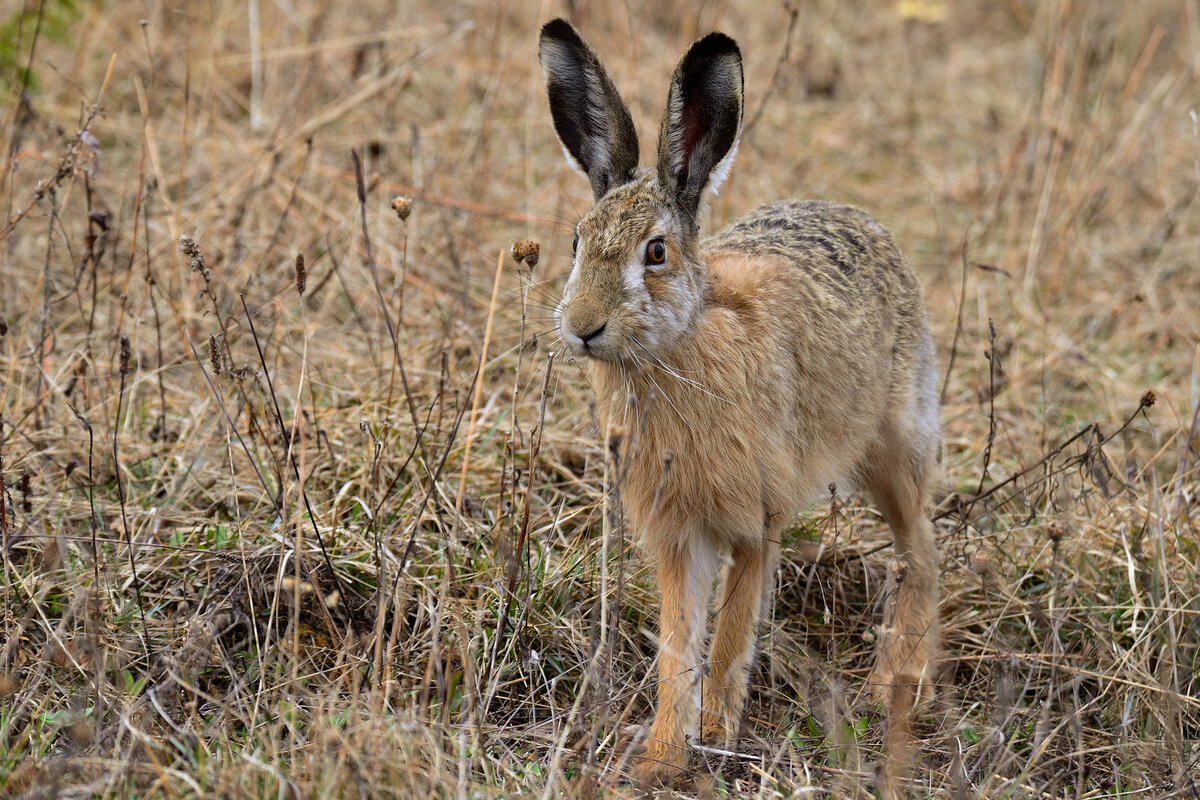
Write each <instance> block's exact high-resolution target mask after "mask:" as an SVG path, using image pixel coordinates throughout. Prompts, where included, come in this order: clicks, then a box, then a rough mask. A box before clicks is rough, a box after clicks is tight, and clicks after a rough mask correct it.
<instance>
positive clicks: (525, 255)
mask: <svg viewBox="0 0 1200 800" xmlns="http://www.w3.org/2000/svg"><path fill="white" fill-rule="evenodd" d="M541 250H542V246H541V245H540V244H538V243H537V242H535V241H534V240H533V239H513V241H512V244H511V245H509V247H508V251H509V252H510V253H512V257H513V259H514V260H515V261H516V262H517V263H518V264H527V265H529V268H530V269H533V268H534V267H536V266H537V263H538V255H539V254H540V253H541Z"/></svg>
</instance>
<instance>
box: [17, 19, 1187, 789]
mask: <svg viewBox="0 0 1200 800" xmlns="http://www.w3.org/2000/svg"><path fill="white" fill-rule="evenodd" d="M559 14H564V15H566V16H568V17H569V18H570V19H571V20H572V21H573V22H574V23H575V24H576V25H577V26H578V27H579V28H580V29H581V30H582V31H584V33H585V35H587V36H588V37H589V39H590V40H591V42H592V43H593V45H594V46H595V47H596V49H597V50H598V51H599V52H600V53H601V55H602V56H603V57H604V58H605V59H606V61H607V63H608V65H609V66H610V68H611V71H612V74H613V78H614V81H615V82H616V84H617V85H618V87H619V88H620V89H621V91H622V93H623V94H624V96H625V97H626V99H627V100H628V101H629V104H630V106H631V110H632V112H633V116H634V119H635V122H636V124H637V126H638V132H639V135H640V138H641V140H642V142H643V151H645V152H651V151H652V143H653V142H654V141H655V140H656V136H657V124H658V115H659V114H660V113H661V110H662V105H663V103H664V101H665V96H666V88H667V78H668V75H669V72H670V69H671V66H672V65H673V63H674V61H675V59H676V58H677V57H678V54H679V53H680V52H682V50H683V49H684V48H685V47H686V46H687V44H688V43H689V42H691V41H692V40H693V39H694V38H695V37H696V36H698V35H700V34H703V33H705V32H707V31H709V30H713V29H721V30H724V31H725V32H727V33H729V34H730V35H732V36H733V37H734V38H736V39H737V40H738V41H739V43H740V44H741V47H742V50H743V53H744V56H745V64H746V98H747V106H746V109H747V114H746V125H745V131H744V135H743V138H742V142H741V146H740V149H739V152H738V156H737V161H736V163H735V165H734V168H733V171H732V173H731V178H730V180H729V182H728V183H727V184H726V186H725V187H724V188H723V189H722V193H721V194H720V196H719V197H717V198H716V199H715V200H714V201H713V202H712V204H711V213H710V215H709V222H708V224H709V225H710V226H711V227H715V226H717V225H720V224H723V223H725V222H727V221H731V220H733V219H736V218H737V217H738V215H739V214H740V213H742V212H744V211H746V210H748V209H750V208H752V207H753V206H755V205H757V204H758V203H760V202H764V201H767V200H771V199H777V198H780V197H786V196H799V197H806V198H819V199H825V200H829V201H835V202H850V203H853V204H856V205H859V206H861V207H863V208H865V209H867V210H868V211H870V212H871V213H872V214H873V215H874V216H876V217H877V218H878V219H880V220H881V221H882V222H884V223H885V224H886V225H887V226H888V227H889V228H890V229H891V230H892V231H893V232H894V234H895V236H896V239H897V241H898V242H899V244H900V247H901V249H902V250H903V252H904V253H905V254H906V256H907V258H908V259H909V260H910V262H911V263H912V264H913V267H914V269H915V271H916V272H917V274H918V275H919V276H920V278H921V281H922V283H923V286H924V292H925V297H926V300H927V303H928V307H929V314H930V321H931V325H932V328H933V332H934V337H935V340H936V342H937V347H938V358H939V372H940V375H941V381H940V384H939V386H940V390H941V398H942V417H943V424H944V434H945V436H944V447H943V451H942V454H941V464H942V468H943V476H942V479H941V481H940V483H939V486H938V490H937V493H936V497H935V498H934V506H933V507H931V509H930V514H931V515H932V516H933V518H934V519H935V525H936V529H937V532H938V538H939V544H940V547H941V552H942V568H943V572H944V578H943V582H942V587H943V588H942V592H943V604H942V611H941V627H942V632H943V653H942V657H941V659H940V661H939V664H938V670H937V680H936V685H935V686H934V687H933V689H934V691H933V693H932V698H931V699H930V700H929V702H928V704H927V706H926V708H925V711H924V713H923V722H922V724H921V726H920V728H919V730H918V733H919V735H920V737H921V764H920V769H919V770H918V772H917V776H916V783H915V784H914V793H915V794H916V795H918V796H933V797H952V798H970V797H989V798H994V797H1109V796H1130V797H1175V796H1178V797H1197V796H1200V786H1198V784H1200V779H1198V778H1197V774H1198V773H1200V761H1198V759H1200V672H1198V667H1200V661H1198V659H1200V569H1198V566H1200V538H1198V531H1197V524H1198V522H1200V505H1198V500H1200V466H1198V464H1200V458H1198V450H1200V417H1198V414H1200V349H1198V345H1200V314H1197V311H1196V309H1197V308H1198V307H1200V271H1198V270H1197V269H1196V265H1197V262H1198V260H1200V215H1197V213H1196V207H1197V193H1198V190H1200V136H1198V133H1197V125H1198V123H1197V113H1198V111H1200V90H1198V89H1197V86H1200V82H1198V81H1197V69H1198V68H1200V7H1198V6H1197V5H1196V3H1195V2H1189V1H1188V0H1145V2H1136V3H1135V2H1129V3H1125V4H1121V3H1118V2H1111V3H1107V2H1106V3H1098V2H1097V3H1071V2H1067V1H1066V0H1059V1H1058V2H1054V1H1053V0H1047V2H1042V3H1034V2H1030V0H1007V2H1000V3H977V4H965V3H950V2H940V1H939V0H924V1H922V2H917V1H916V0H902V1H901V0H872V1H871V2H866V3H855V4H849V3H837V2H834V0H812V1H811V2H798V1H797V2H777V3H761V4H760V3H754V2H749V0H729V2H720V1H719V0H718V1H705V2H699V3H693V4H690V5H684V6H672V7H671V8H670V10H668V8H667V7H666V6H660V5H657V4H645V5H642V4H594V3H567V4H563V3H559V2H544V3H541V4H482V3H481V4H473V3H465V2H459V1H458V0H446V1H445V2H440V3H432V2H428V0H414V2H411V3H391V2H375V1H374V0H363V2H358V3H353V4H338V5H334V4H328V5H323V4H318V3H314V2H307V1H304V2H278V1H274V2H272V1H271V0H249V2H236V1H230V0H214V2H209V3H203V4H201V3H184V2H180V3H174V4H172V3H165V4H164V3H152V2H141V3H137V2H131V0H112V2H108V3H103V4H101V3H98V2H93V1H92V0H23V2H22V3H21V4H16V3H11V2H10V3H7V4H5V5H3V6H2V7H0V31H3V35H2V36H0V143H2V145H3V148H4V150H3V158H4V161H3V179H4V180H3V186H2V187H0V191H2V192H3V198H4V199H3V202H4V205H5V211H4V214H3V217H2V219H3V220H4V222H3V226H2V227H0V287H2V288H0V494H2V495H3V501H2V502H0V534H2V535H3V543H2V544H3V569H4V574H3V578H4V593H3V606H2V608H0V614H2V617H3V622H2V624H3V631H4V634H3V637H2V638H0V793H3V794H5V795H6V796H15V797H31V798H32V797H102V798H116V797H196V796H200V795H207V796H220V797H267V796H278V797H326V796H342V797H389V796H401V797H407V796H414V795H416V794H417V793H418V792H421V793H423V794H424V795H427V796H449V795H455V796H462V797H467V796H471V797H512V796H515V795H522V794H527V795H537V796H543V797H549V796H564V797H576V796H579V797H591V796H596V795H597V794H598V793H604V794H608V795H610V796H614V797H624V796H629V797H632V796H635V794H636V793H635V792H634V790H633V789H632V788H630V787H629V786H628V785H626V784H624V783H623V782H622V778H621V776H622V774H623V771H624V766H625V758H626V756H627V749H626V744H627V743H628V742H629V741H630V740H631V739H632V738H634V737H636V736H637V728H636V726H637V725H638V724H640V723H642V722H643V721H644V720H645V718H646V717H647V715H648V713H649V707H650V706H649V704H650V702H651V699H652V694H653V686H652V684H651V677H650V676H651V665H652V659H653V653H654V636H653V631H654V630H655V624H656V613H657V612H656V605H655V588H654V586H653V583H652V581H651V579H650V574H649V572H648V570H647V565H646V562H645V560H644V558H643V556H642V555H641V553H640V552H639V551H638V550H637V548H636V547H635V546H634V545H633V544H632V541H631V539H632V532H630V531H628V530H626V528H625V526H624V524H623V522H622V520H621V519H620V515H619V514H617V513H615V511H614V510H613V509H612V508H610V509H609V512H610V513H605V508H606V500H611V495H612V489H613V484H614V483H615V481H610V480H608V479H607V478H606V470H605V464H604V452H603V448H602V447H601V444H600V442H601V439H602V433H601V432H600V431H597V430H596V424H595V420H594V417H593V414H592V411H591V406H590V402H591V401H590V396H589V391H590V390H589V387H588V385H587V382H586V380H585V378H584V376H583V373H582V371H581V370H580V369H579V366H578V364H576V363H574V362H573V361H572V360H570V359H568V358H565V357H563V355H562V354H559V355H557V356H555V357H553V358H552V356H551V353H552V352H553V350H554V345H553V341H554V335H553V331H552V329H553V321H552V319H551V311H552V308H553V304H554V303H555V302H556V299H557V293H558V292H559V290H560V289H561V286H562V282H563V280H564V277H565V271H566V269H567V267H568V264H569V260H570V248H571V239H572V236H573V223H574V222H575V220H577V219H578V218H579V216H580V215H581V214H582V213H583V212H584V211H585V210H586V209H587V208H588V207H589V205H590V203H591V197H590V192H589V191H588V187H587V184H586V181H584V180H583V179H582V178H580V177H579V176H578V175H576V174H575V173H573V172H572V171H571V170H570V169H569V167H567V166H566V165H565V164H564V162H563V159H562V155H561V151H560V149H559V147H558V145H557V142H556V141H555V139H554V136H553V131H552V127H551V124H550V117H549V112H548V110H547V108H546V103H545V98H544V94H543V87H542V82H541V76H540V73H539V71H538V68H537V57H536V33H537V30H538V27H539V25H540V23H542V22H544V21H546V20H547V19H550V18H551V17H553V16H556V15H559ZM397 197H405V198H411V202H410V203H409V204H408V206H407V208H404V207H403V206H404V204H403V203H401V208H400V209H399V211H402V212H404V213H398V209H397V208H394V207H393V201H394V200H395V199H396V198H397ZM710 229H711V228H710ZM527 240H531V241H532V242H536V243H537V245H538V249H537V251H536V252H537V255H536V257H535V258H533V259H525V260H524V262H522V263H518V262H517V261H515V260H514V258H513V256H512V255H511V254H510V253H509V250H510V244H511V243H512V242H514V241H516V242H518V243H519V244H520V247H519V248H518V249H528V245H526V244H525V243H526V242H527ZM181 245H182V246H181ZM532 262H536V263H532ZM298 283H299V284H302V285H298ZM481 365H482V369H481ZM477 375H478V376H479V380H478V383H476V380H475V379H476V376H477ZM476 385H478V387H479V391H478V392H476V391H474V387H475V386H476ZM609 505H610V506H611V505H612V504H611V503H610V504H609ZM787 536H788V546H787V547H786V548H785V554H784V560H783V564H782V567H781V570H780V574H779V576H778V579H777V586H778V591H777V594H776V597H775V602H774V607H773V609H772V612H771V614H770V617H769V619H767V620H766V621H765V623H764V626H763V631H762V636H761V640H760V642H761V647H760V650H761V654H760V656H759V659H758V662H757V665H756V667H755V669H754V672H753V676H752V688H751V694H750V702H749V707H748V709H747V715H746V718H745V722H744V724H743V729H742V736H741V738H740V739H739V741H738V742H737V748H736V751H732V755H724V756H723V755H721V754H720V753H716V752H712V751H707V752H703V751H698V752H697V753H695V754H693V758H692V762H693V767H694V768H693V769H692V771H691V773H690V774H689V775H688V776H687V779H686V780H685V781H683V782H681V783H680V784H679V785H678V786H677V787H675V788H676V789H677V790H678V791H679V792H681V793H682V794H684V795H685V796H704V797H709V796H734V795H739V796H740V795H747V796H755V797H777V796H778V797H783V796H795V795H800V796H810V795H811V796H836V797H854V796H858V797H869V796H872V794H873V793H874V792H875V791H876V779H877V774H878V772H877V771H878V769H879V765H880V760H881V757H882V750H881V742H882V727H881V718H880V714H879V710H878V708H876V707H875V706H873V705H872V704H871V701H870V698H869V697H868V695H867V693H866V692H864V690H863V689H864V679H865V677H866V674H867V672H868V670H869V668H870V664H871V655H872V641H873V639H874V635H875V626H876V625H877V624H878V622H879V620H878V617H877V609H878V607H879V606H881V605H882V601H883V596H882V592H883V591H884V584H885V578H886V575H887V570H888V565H889V563H890V561H891V555H890V550H889V549H888V548H887V544H888V542H889V540H890V536H889V533H888V530H887V528H886V526H884V525H883V524H882V522H881V521H880V519H879V517H878V515H877V514H876V513H875V512H874V511H873V510H872V509H871V508H870V507H869V505H867V504H866V503H865V501H863V500H861V499H860V498H858V497H856V496H843V495H834V496H831V497H828V498H824V500H823V502H819V503H817V504H816V505H815V506H814V507H813V508H812V509H811V511H810V512H809V513H807V514H806V515H805V516H804V517H802V518H800V519H797V520H796V521H795V523H794V525H792V526H791V528H790V529H789V532H788V535H787Z"/></svg>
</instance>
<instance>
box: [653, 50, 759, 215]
mask: <svg viewBox="0 0 1200 800" xmlns="http://www.w3.org/2000/svg"><path fill="white" fill-rule="evenodd" d="M741 129H742V54H741V51H740V50H738V46H737V43H736V42H735V41H733V39H730V38H729V37H728V36H726V35H725V34H723V33H710V34H709V35H708V36H705V37H704V38H703V39H701V40H700V41H698V42H696V43H695V44H693V45H692V46H691V47H690V48H688V51H687V53H685V54H684V56H683V58H682V59H680V61H679V65H678V66H676V67H675V74H674V75H672V76H671V90H670V93H669V94H668V95H667V110H666V112H665V113H664V114H663V120H662V127H661V128H659V132H658V179H659V182H660V183H661V184H662V186H663V188H664V189H665V190H666V192H667V196H668V197H669V198H670V199H671V201H672V203H673V204H674V205H675V206H676V207H677V208H678V209H679V210H680V211H682V212H683V214H684V216H685V217H686V218H688V219H690V220H692V221H693V222H694V220H695V218H696V214H697V212H698V211H699V210H700V200H701V198H702V196H703V194H704V191H705V189H712V190H713V191H716V190H717V189H718V188H719V187H720V185H721V182H722V181H724V180H725V175H726V174H727V173H728V172H729V165H730V164H731V163H732V162H733V156H734V153H736V152H737V143H738V136H739V135H740V134H741Z"/></svg>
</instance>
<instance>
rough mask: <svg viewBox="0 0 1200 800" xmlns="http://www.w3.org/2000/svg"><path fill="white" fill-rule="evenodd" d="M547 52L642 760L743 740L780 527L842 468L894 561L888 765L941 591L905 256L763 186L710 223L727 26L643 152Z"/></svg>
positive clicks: (573, 331) (601, 87) (569, 317)
mask: <svg viewBox="0 0 1200 800" xmlns="http://www.w3.org/2000/svg"><path fill="white" fill-rule="evenodd" d="M538 56H539V60H540V62H541V67H542V72H543V76H544V78H545V82H546V89H547V94H548V96H549V104H550V112H551V116H552V117H553V122H554V128H555V131H556V132H557V134H558V138H559V141H560V142H561V144H562V146H563V149H564V151H565V153H566V156H567V159H568V161H569V162H570V163H572V164H573V165H574V166H576V167H578V168H579V170H580V171H582V172H583V174H584V175H585V176H586V177H587V179H588V181H589V182H590V183H591V187H592V193H593V194H594V195H595V206H594V207H593V208H592V210H591V211H590V212H588V213H587V214H586V215H585V216H584V217H583V219H582V220H580V222H579V224H578V226H577V229H576V233H577V235H576V238H575V245H574V261H573V265H572V268H571V272H570V276H569V277H568V279H567V283H566V287H565V290H564V293H563V298H562V301H561V303H560V304H559V305H558V307H557V309H556V319H557V322H558V327H559V334H560V337H561V340H562V342H563V346H564V348H565V349H566V350H568V351H569V352H570V353H572V354H573V355H575V356H578V357H582V359H581V360H582V361H583V363H584V366H585V370H586V372H587V375H588V377H589V380H590V382H591V383H592V385H593V388H594V389H595V392H596V397H597V409H598V411H599V413H600V416H601V419H602V420H603V422H604V424H606V425H618V426H628V428H629V430H630V435H629V436H628V439H627V441H628V442H629V448H628V449H629V451H630V452H629V453H628V455H627V459H628V462H627V466H626V473H625V474H626V478H625V483H624V486H623V489H622V497H623V500H624V504H625V511H626V514H627V518H628V519H629V521H630V524H631V525H632V526H633V528H634V529H635V530H636V531H637V533H638V536H639V539H640V542H641V544H642V546H643V548H644V550H645V551H647V553H648V555H649V556H650V557H651V558H652V559H653V560H654V561H655V562H656V569H657V580H658V586H659V589H660V591H661V594H662V605H661V612H660V619H659V626H660V631H659V654H658V672H659V681H658V701H657V708H656V712H655V716H654V722H653V725H652V727H651V729H650V732H649V735H648V737H647V739H646V744H645V747H644V750H643V751H642V752H641V754H640V755H639V756H638V758H637V759H636V760H635V762H634V776H633V777H634V778H635V780H638V781H639V782H659V781H662V780H664V779H668V778H671V777H672V776H674V775H675V774H677V773H678V772H679V771H680V770H682V769H683V768H684V767H685V766H686V762H687V740H688V738H689V737H691V736H694V735H695V733H696V732H697V728H699V729H700V732H701V733H702V735H703V737H704V738H705V739H706V740H708V741H715V742H716V743H726V744H727V743H730V742H731V741H732V740H733V738H734V737H735V736H736V734H737V730H738V725H739V722H740V716H741V712H742V706H743V704H744V701H745V698H746V683H747V672H748V669H749V667H750V666H751V662H752V659H753V656H754V644H755V638H756V634H755V630H756V627H757V624H758V619H759V615H760V610H761V609H762V608H763V606H764V602H765V600H766V599H769V595H768V594H767V593H768V592H769V591H771V590H772V589H773V588H774V575H775V571H776V564H777V559H778V555H779V547H780V535H781V533H782V530H783V528H784V527H785V525H787V524H788V523H789V522H790V521H791V520H792V519H793V518H794V515H796V514H797V513H798V512H799V511H800V510H801V508H802V506H803V505H804V504H805V503H806V502H810V501H811V500H813V499H814V498H816V497H817V496H819V495H820V494H821V493H822V492H823V491H827V489H826V487H828V486H829V484H830V482H831V481H837V480H840V479H848V480H851V481H853V482H854V483H855V484H856V485H858V486H860V487H862V488H863V489H864V490H865V491H866V492H867V493H868V494H869V495H870V496H871V497H872V498H873V499H874V501H875V502H876V504H877V505H878V507H879V510H880V511H881V512H882V514H883V517H884V519H885V520H886V521H887V523H888V525H889V526H890V527H891V530H892V533H893V535H894V537H895V550H896V553H897V555H898V556H899V559H900V561H901V565H900V566H899V568H898V569H895V570H893V577H894V581H893V583H894V584H897V585H896V586H894V587H893V589H894V591H893V593H892V594H891V598H892V599H891V602H890V610H889V612H888V615H889V617H890V621H889V624H886V625H885V626H884V627H883V629H882V635H881V636H880V639H879V652H878V657H877V661H876V666H875V669H874V671H873V674H872V677H871V679H870V680H871V684H872V686H873V688H874V689H875V690H876V691H877V693H878V695H879V696H880V697H881V699H882V700H883V701H884V702H885V704H886V706H887V715H888V734H887V747H888V753H889V759H888V760H889V769H891V767H890V765H891V764H893V763H895V764H902V763H906V762H908V761H909V759H910V758H911V747H912V745H911V738H912V737H911V732H910V724H911V723H910V718H911V715H912V711H913V707H914V705H915V703H916V701H917V699H918V695H919V694H920V688H921V685H922V683H923V682H924V681H926V680H927V679H928V677H929V676H928V674H927V672H928V670H929V664H930V658H931V655H932V653H933V650H934V648H935V643H936V641H937V605H938V587H937V578H938V575H937V570H938V553H937V548H936V544H935V541H934V535H933V529H932V526H931V525H930V522H929V519H928V517H927V516H926V515H925V513H924V505H925V502H926V499H927V494H928V491H929V485H930V482H931V479H932V477H933V475H934V472H935V468H936V467H935V461H936V454H937V453H936V451H937V448H938V442H939V418H938V401H937V395H936V366H935V354H934V347H933V342H932V339H931V337H930V334H929V327H928V323H927V322H926V318H925V310H924V305H923V302H922V299H921V293H920V288H919V286H918V284H917V280H916V278H915V276H914V275H913V272H912V270H911V269H910V268H909V267H908V266H907V264H906V263H905V261H904V259H903V257H902V256H901V255H900V253H899V251H898V250H897V248H896V245H895V243H894V242H893V241H892V238H891V236H890V235H889V234H888V232H887V231H886V230H885V229H884V228H883V226H882V225H880V224H879V223H878V222H876V221H875V220H874V219H872V218H871V217H870V216H868V215H867V214H865V213H864V212H862V211H859V210H858V209H855V208H850V207H846V206H831V205H826V204H824V203H819V202H800V201H795V200H785V201H781V202H774V203H768V204H767V205H763V206H760V207H759V208H757V209H755V210H753V211H751V212H750V213H749V214H748V215H746V216H745V217H744V218H742V219H741V220H740V221H738V222H736V223H734V224H733V225H731V226H729V227H727V228H725V229H724V230H722V231H720V232H718V233H716V234H715V235H713V236H711V237H709V238H706V239H701V237H700V228H699V223H698V219H699V215H700V211H701V205H702V201H703V199H704V195H705V192H706V191H709V190H712V191H715V190H716V189H717V188H718V187H719V186H720V185H721V182H722V180H723V179H724V177H725V175H726V173H727V171H728V170H729V166H730V162H731V161H732V160H733V157H734V153H735V152H736V151H737V145H738V137H739V134H740V130H741V122H742V107H743V101H742V91H743V88H742V60H741V53H740V51H739V50H738V47H737V44H736V43H735V42H734V41H733V40H732V39H730V38H729V37H728V36H726V35H724V34H721V33H713V34H710V35H708V36H705V37H704V38H702V39H700V40H699V41H697V42H695V43H694V44H693V45H692V46H691V47H690V48H689V49H688V51H687V52H686V53H685V54H684V56H683V58H682V59H681V60H680V61H679V63H678V65H677V66H676V68H675V72H674V74H673V76H672V78H671V85H670V90H669V92H668V94H667V108H666V112H665V113H664V115H663V118H662V123H661V127H660V129H659V138H658V165H657V167H656V168H654V169H648V168H643V167H639V166H638V141H637V133H636V131H635V130H634V127H633V123H632V120H631V119H630V115H629V110H628V109H627V108H626V106H625V103H624V102H623V101H622V100H621V97H620V95H619V94H618V93H617V89H616V87H615V86H614V85H613V82H612V80H611V79H610V78H609V76H608V74H607V73H606V72H605V70H604V67H603V66H602V65H601V64H600V61H599V59H598V58H597V57H596V55H595V53H594V52H593V51H592V49H591V48H590V47H589V46H588V45H587V43H586V42H585V41H584V40H583V38H582V37H581V36H580V35H579V33H578V32H577V31H576V30H575V29H574V28H573V27H572V26H571V25H570V24H569V23H567V22H566V21H564V20H562V19H556V20H554V21H552V22H549V23H547V24H546V25H545V26H544V27H543V28H542V31H541V36H540V41H539V48H538ZM722 564H724V566H723V568H722ZM718 572H721V573H722V580H721V585H722V589H721V591H722V593H723V597H721V598H720V599H719V601H718V603H717V608H718V609H719V613H718V614H717V622H716V629H715V632H714V633H713V637H712V642H711V646H710V652H709V656H708V659H707V661H704V660H702V656H701V647H702V644H703V641H704V639H705V637H706V635H707V631H706V628H707V617H708V613H709V609H710V602H711V600H712V592H713V583H714V576H716V575H717V574H718Z"/></svg>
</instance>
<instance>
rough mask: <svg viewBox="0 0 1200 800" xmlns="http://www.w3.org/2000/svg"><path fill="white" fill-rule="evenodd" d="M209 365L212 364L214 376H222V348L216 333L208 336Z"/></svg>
mask: <svg viewBox="0 0 1200 800" xmlns="http://www.w3.org/2000/svg"><path fill="white" fill-rule="evenodd" d="M208 363H210V364H212V371H213V375H220V374H221V346H220V345H219V344H217V336H216V334H214V333H210V334H209V335H208Z"/></svg>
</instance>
